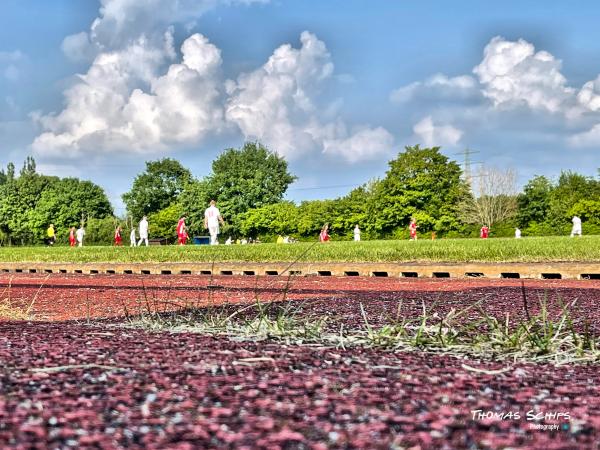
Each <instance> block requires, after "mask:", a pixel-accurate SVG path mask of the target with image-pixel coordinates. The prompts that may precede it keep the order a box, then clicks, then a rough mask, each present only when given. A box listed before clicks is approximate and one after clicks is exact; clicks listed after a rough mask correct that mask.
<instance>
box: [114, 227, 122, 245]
mask: <svg viewBox="0 0 600 450" xmlns="http://www.w3.org/2000/svg"><path fill="white" fill-rule="evenodd" d="M115 245H117V246H119V245H123V237H122V236H121V225H119V226H118V227H117V229H116V230H115Z"/></svg>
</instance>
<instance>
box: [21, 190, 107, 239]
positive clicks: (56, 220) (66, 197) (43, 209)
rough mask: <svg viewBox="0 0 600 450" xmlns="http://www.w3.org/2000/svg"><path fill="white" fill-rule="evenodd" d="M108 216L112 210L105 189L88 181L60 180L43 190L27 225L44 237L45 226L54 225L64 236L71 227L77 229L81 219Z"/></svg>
mask: <svg viewBox="0 0 600 450" xmlns="http://www.w3.org/2000/svg"><path fill="white" fill-rule="evenodd" d="M107 217H113V210H112V206H111V205H110V202H109V201H108V198H107V196H106V193H105V192H104V189H102V188H101V187H100V186H98V185H96V184H94V183H92V182H91V181H82V180H79V179H77V178H63V179H60V180H56V181H55V182H54V183H52V185H51V186H49V187H48V188H47V189H44V191H43V192H42V194H41V195H40V198H39V200H38V202H37V205H36V208H35V210H34V211H32V214H31V220H30V226H31V227H32V228H33V229H35V230H37V231H36V234H38V235H42V236H43V233H44V231H45V230H46V227H48V224H49V223H53V224H54V225H55V229H56V233H57V235H58V236H59V237H60V236H66V233H67V230H68V229H69V228H70V227H72V226H74V227H77V226H78V225H79V224H80V222H81V220H82V218H83V219H84V220H86V221H87V220H89V219H91V218H95V219H104V218H107Z"/></svg>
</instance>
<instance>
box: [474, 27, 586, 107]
mask: <svg viewBox="0 0 600 450" xmlns="http://www.w3.org/2000/svg"><path fill="white" fill-rule="evenodd" d="M483 54H484V57H483V61H481V63H480V64H479V65H478V66H477V67H475V68H474V69H473V72H474V73H475V74H476V75H477V76H478V77H479V81H480V83H481V84H482V85H483V94H484V95H485V96H486V97H487V98H489V99H490V100H492V102H493V103H494V105H495V106H500V105H504V104H507V105H509V106H510V105H511V104H525V105H527V106H528V107H530V108H532V109H540V110H546V111H550V112H552V113H556V112H561V110H562V109H564V108H565V106H566V105H567V102H568V101H569V99H571V98H572V97H573V95H574V93H575V90H574V89H573V88H571V87H569V86H567V81H566V78H565V77H564V76H563V75H562V73H561V72H560V69H561V61H560V60H558V59H556V58H555V57H554V56H552V55H551V54H550V53H548V52H546V51H538V52H536V51H535V48H534V46H533V44H531V43H529V42H527V41H525V40H523V39H519V40H518V41H507V40H505V39H504V38H502V37H499V36H497V37H495V38H493V39H492V40H491V41H490V42H489V43H488V45H487V46H486V47H485V49H484V52H483Z"/></svg>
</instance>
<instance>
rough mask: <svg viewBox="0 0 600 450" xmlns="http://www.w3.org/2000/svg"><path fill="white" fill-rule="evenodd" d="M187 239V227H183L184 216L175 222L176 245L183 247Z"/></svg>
mask: <svg viewBox="0 0 600 450" xmlns="http://www.w3.org/2000/svg"><path fill="white" fill-rule="evenodd" d="M187 238H188V234H187V227H186V226H185V215H184V216H181V217H180V218H179V221H178V222H177V243H178V244H179V245H185V243H186V241H187Z"/></svg>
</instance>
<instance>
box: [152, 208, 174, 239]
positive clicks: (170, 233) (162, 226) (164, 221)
mask: <svg viewBox="0 0 600 450" xmlns="http://www.w3.org/2000/svg"><path fill="white" fill-rule="evenodd" d="M181 211H182V209H181V205H179V204H178V203H173V204H171V205H169V206H167V207H166V208H164V209H161V210H160V211H158V212H155V213H152V214H150V215H149V216H148V233H149V234H150V236H151V237H156V238H167V239H169V242H171V243H173V242H175V240H176V238H177V221H178V220H179V217H181Z"/></svg>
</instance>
